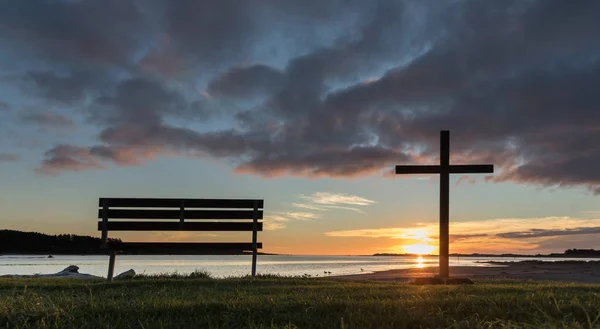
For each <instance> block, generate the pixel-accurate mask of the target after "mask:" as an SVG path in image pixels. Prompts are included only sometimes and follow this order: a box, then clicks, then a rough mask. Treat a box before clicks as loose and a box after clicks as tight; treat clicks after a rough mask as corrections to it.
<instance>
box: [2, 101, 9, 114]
mask: <svg viewBox="0 0 600 329" xmlns="http://www.w3.org/2000/svg"><path fill="white" fill-rule="evenodd" d="M8 110H10V105H8V103H6V102H3V101H0V112H2V111H8Z"/></svg>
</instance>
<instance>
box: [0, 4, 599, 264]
mask: <svg viewBox="0 0 600 329" xmlns="http://www.w3.org/2000/svg"><path fill="white" fill-rule="evenodd" d="M599 17H600V1H565V0H513V1H510V0H507V1H487V0H479V1H477V0H448V1H424V0H414V1H409V0H406V1H400V0H398V1H391V0H390V1H383V0H382V1H374V0H369V1H366V0H347V1H341V0H340V1H337V0H331V1H325V0H289V1H288V0H282V1H276V0H248V1H224V0H214V1H166V0H164V1H161V0H140V1H135V0H102V1H85V0H54V1H50V0H30V1H10V0H0V39H1V40H2V42H1V43H0V185H1V188H0V223H1V224H0V228H3V229H16V230H24V231H38V232H44V233H50V234H58V233H72V234H85V235H94V236H99V232H97V231H96V221H97V218H96V211H97V210H96V209H97V204H98V198H99V197H174V198H177V197H185V198H260V199H264V200H265V220H264V222H265V227H266V230H265V231H264V232H262V233H260V234H259V240H260V241H262V242H263V244H264V248H263V250H262V251H265V252H273V253H294V254H338V255H340V254H372V253H383V252H400V253H402V252H433V253H436V252H437V233H438V226H437V225H438V215H439V210H438V197H439V191H438V188H439V187H438V186H439V185H438V179H437V177H435V175H433V176H431V177H430V176H427V175H424V176H404V177H396V175H394V174H393V169H394V166H395V165H397V164H433V163H437V162H438V161H439V159H437V156H438V152H439V131H440V130H450V131H451V134H450V135H451V155H452V157H451V163H453V164H470V163H492V164H494V165H495V168H496V172H495V173H494V174H493V175H487V174H486V175H470V176H469V175H454V176H453V177H452V180H451V191H450V201H451V209H450V211H451V213H450V233H451V245H450V252H451V253H454V252H461V253H505V252H513V253H526V254H534V253H548V252H562V251H564V250H565V249H567V248H596V249H598V248H600V243H599V242H598V241H600V202H599V201H600V197H599V195H600V167H599V163H600V143H599V141H600V89H599V88H600V87H599V86H600V39H599V37H598V36H599V35H600V19H599ZM112 236H113V237H122V238H123V239H124V240H127V241H199V240H202V241H225V240H226V241H236V240H237V241H239V240H240V239H249V238H250V234H248V233H244V234H212V232H210V233H209V232H207V233H206V234H195V233H189V234H188V233H155V234H153V233H132V234H126V233H122V234H112Z"/></svg>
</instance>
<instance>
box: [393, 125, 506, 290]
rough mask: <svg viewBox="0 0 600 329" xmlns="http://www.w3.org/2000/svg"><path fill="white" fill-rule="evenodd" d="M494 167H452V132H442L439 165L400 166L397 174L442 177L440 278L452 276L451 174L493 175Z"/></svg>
mask: <svg viewBox="0 0 600 329" xmlns="http://www.w3.org/2000/svg"><path fill="white" fill-rule="evenodd" d="M493 172H494V165H491V164H483V165H450V131H448V130H442V131H441V132H440V164H439V165H408V166H404V165H400V166H396V174H439V175H440V229H439V234H440V237H439V277H440V278H442V279H444V280H445V279H448V277H449V276H450V267H449V265H450V174H488V173H489V174H491V173H493Z"/></svg>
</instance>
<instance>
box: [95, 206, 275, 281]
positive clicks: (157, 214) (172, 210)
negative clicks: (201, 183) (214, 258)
mask: <svg viewBox="0 0 600 329" xmlns="http://www.w3.org/2000/svg"><path fill="white" fill-rule="evenodd" d="M263 204H264V202H263V200H248V199H246V200H234V199H147V198H100V200H99V204H98V206H99V207H100V209H98V218H100V219H102V220H101V221H99V222H98V230H99V231H102V247H103V248H105V249H107V250H108V251H109V255H110V260H109V265H108V276H107V279H108V281H109V282H110V281H112V279H113V274H114V268H115V258H116V253H117V252H119V253H124V254H127V253H131V252H136V251H137V252H140V251H141V252H143V253H144V254H180V253H182V252H184V251H185V252H186V253H189V252H190V251H191V252H193V253H194V254H198V255H202V254H213V253H217V252H218V253H219V254H237V253H241V252H244V251H252V276H255V275H256V253H257V250H258V249H261V248H262V243H260V242H257V232H258V231H262V230H263V223H262V222H259V219H262V218H263V212H262V210H261V209H262V208H263ZM157 208H158V209H157ZM123 219H135V221H123ZM140 219H145V220H146V221H140ZM165 219H166V220H169V221H164V220H165ZM223 220H229V221H223ZM109 231H230V232H231V231H248V232H252V242H247V243H245V242H199V243H195V242H194V243H190V242H128V243H123V242H118V243H117V242H112V241H108V232H109Z"/></svg>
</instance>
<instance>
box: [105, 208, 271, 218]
mask: <svg viewBox="0 0 600 329" xmlns="http://www.w3.org/2000/svg"><path fill="white" fill-rule="evenodd" d="M257 214H258V219H262V218H263V212H262V210H261V211H258V212H257ZM183 215H184V218H185V219H253V218H254V217H253V216H254V211H252V210H184V212H183ZM98 218H102V209H99V210H98ZM108 218H122V219H180V218H181V211H180V210H163V209H160V210H159V209H156V210H149V209H109V210H108Z"/></svg>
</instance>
